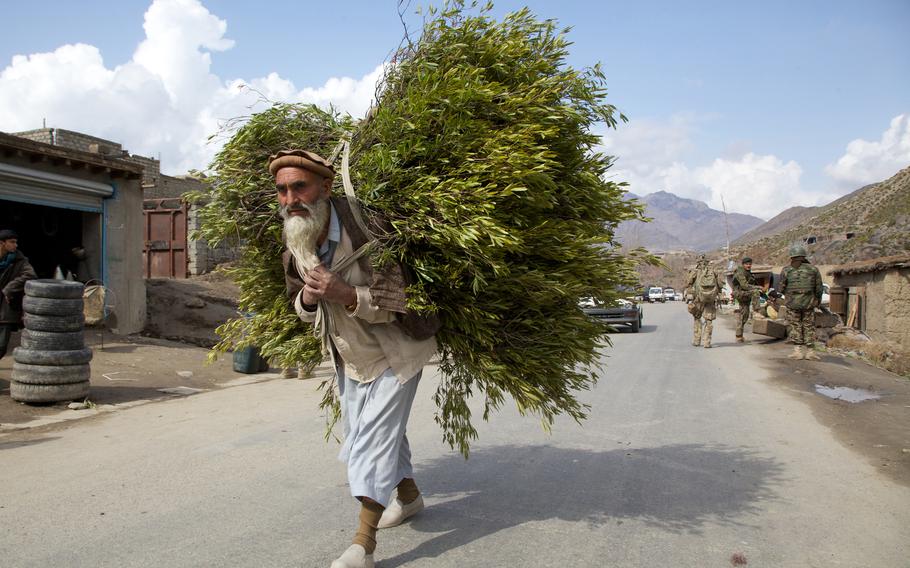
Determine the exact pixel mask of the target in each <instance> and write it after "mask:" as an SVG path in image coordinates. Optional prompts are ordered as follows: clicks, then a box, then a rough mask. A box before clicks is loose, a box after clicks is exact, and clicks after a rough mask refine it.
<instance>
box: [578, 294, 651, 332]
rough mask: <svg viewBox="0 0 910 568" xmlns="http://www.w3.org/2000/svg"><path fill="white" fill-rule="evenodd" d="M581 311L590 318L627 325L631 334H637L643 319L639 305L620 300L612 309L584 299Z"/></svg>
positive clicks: (642, 312)
mask: <svg viewBox="0 0 910 568" xmlns="http://www.w3.org/2000/svg"><path fill="white" fill-rule="evenodd" d="M581 309H582V311H583V312H584V313H585V314H586V315H587V316H588V317H590V318H595V319H599V320H603V321H606V322H608V323H610V324H625V325H628V326H629V328H630V329H631V330H632V333H638V331H639V330H640V329H641V321H642V318H643V317H644V311H643V310H642V308H641V304H636V303H633V302H630V301H629V300H624V299H622V298H620V299H619V300H617V301H616V305H615V306H612V307H605V306H599V305H597V304H596V303H595V302H594V300H592V299H590V298H586V299H584V300H583V301H582V302H581Z"/></svg>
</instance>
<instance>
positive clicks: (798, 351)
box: [787, 345, 803, 359]
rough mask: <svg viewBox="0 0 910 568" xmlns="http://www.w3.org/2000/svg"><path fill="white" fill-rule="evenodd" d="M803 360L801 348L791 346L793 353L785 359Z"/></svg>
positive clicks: (800, 346) (799, 346)
mask: <svg viewBox="0 0 910 568" xmlns="http://www.w3.org/2000/svg"><path fill="white" fill-rule="evenodd" d="M802 358H803V346H802V345H795V346H793V351H792V352H791V353H790V354H789V355H787V359H802Z"/></svg>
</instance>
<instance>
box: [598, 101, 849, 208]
mask: <svg viewBox="0 0 910 568" xmlns="http://www.w3.org/2000/svg"><path fill="white" fill-rule="evenodd" d="M708 118H710V117H705V116H702V117H699V116H695V115H692V114H680V115H675V116H673V117H671V118H670V119H669V120H667V121H659V120H639V121H632V122H630V123H629V124H628V125H622V126H620V127H619V130H618V131H615V132H614V131H608V132H605V133H604V134H603V145H602V149H603V150H604V151H605V152H606V153H608V154H612V155H615V156H617V158H618V159H617V162H616V165H615V166H614V168H613V169H612V170H611V179H614V180H617V181H626V182H628V183H629V185H630V187H629V189H630V190H631V191H632V192H633V193H636V194H638V195H646V194H648V193H653V192H655V191H669V192H671V193H674V194H676V195H678V196H680V197H687V198H691V199H697V200H699V201H704V202H705V203H707V204H708V205H709V206H710V207H712V208H714V209H721V208H722V206H723V205H722V203H721V198H723V200H724V201H725V202H726V206H727V210H728V211H730V212H736V213H746V214H749V215H755V216H757V217H761V218H763V219H768V218H770V217H773V216H774V215H776V214H777V213H779V212H781V211H783V210H784V209H786V208H788V207H792V206H794V205H817V204H821V203H826V202H828V201H830V199H832V198H833V197H834V196H833V195H830V194H827V193H812V192H808V191H806V190H805V189H803V188H802V186H801V184H800V179H801V177H802V173H803V171H802V168H801V167H800V165H799V164H798V163H797V162H795V161H793V160H790V161H784V160H782V159H780V158H778V157H777V156H774V155H758V154H755V153H753V152H749V151H746V150H745V149H744V148H745V146H744V144H743V143H742V142H737V143H736V144H735V145H736V146H737V147H738V148H740V149H739V151H732V149H728V151H727V153H728V154H729V156H726V157H723V158H716V159H714V160H713V161H712V162H711V163H709V164H707V165H700V166H690V165H689V163H688V162H687V160H686V158H687V154H689V153H690V151H691V149H692V148H693V146H694V145H693V142H692V136H693V131H695V130H696V128H697V127H698V125H699V123H701V122H703V121H705V120H707V119H708Z"/></svg>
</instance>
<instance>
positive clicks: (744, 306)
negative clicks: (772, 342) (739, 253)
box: [733, 256, 763, 343]
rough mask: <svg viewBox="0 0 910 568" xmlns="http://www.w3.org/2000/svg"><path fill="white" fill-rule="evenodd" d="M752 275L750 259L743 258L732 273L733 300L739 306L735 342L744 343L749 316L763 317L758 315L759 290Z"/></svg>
mask: <svg viewBox="0 0 910 568" xmlns="http://www.w3.org/2000/svg"><path fill="white" fill-rule="evenodd" d="M755 282H756V280H755V276H753V275H752V259H751V258H750V257H748V256H746V257H743V261H742V264H740V265H739V266H737V267H736V270H735V271H734V272H733V298H734V299H735V300H736V302H737V303H738V304H739V315H738V317H737V318H736V342H737V343H744V342H745V339H743V327H745V325H746V322H747V321H749V314H750V313H753V314H754V316H753V317H763V316H761V315H760V314H759V312H758V308H759V292H760V291H761V288H760V287H759V286H757V285H756V284H755Z"/></svg>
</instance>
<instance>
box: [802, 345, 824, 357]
mask: <svg viewBox="0 0 910 568" xmlns="http://www.w3.org/2000/svg"><path fill="white" fill-rule="evenodd" d="M803 349H804V350H805V351H803V359H806V360H808V361H821V357H819V356H818V353H816V352H815V349H814V348H813V347H812V346H811V345H806V346H805V347H803Z"/></svg>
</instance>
